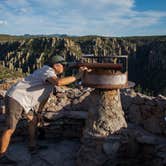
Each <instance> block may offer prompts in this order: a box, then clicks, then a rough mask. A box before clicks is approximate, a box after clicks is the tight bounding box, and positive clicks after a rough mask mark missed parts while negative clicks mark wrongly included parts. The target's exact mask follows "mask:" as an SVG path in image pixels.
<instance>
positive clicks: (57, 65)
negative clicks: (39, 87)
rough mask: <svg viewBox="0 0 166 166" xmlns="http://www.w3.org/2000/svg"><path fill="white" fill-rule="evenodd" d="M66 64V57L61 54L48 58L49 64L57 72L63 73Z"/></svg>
mask: <svg viewBox="0 0 166 166" xmlns="http://www.w3.org/2000/svg"><path fill="white" fill-rule="evenodd" d="M65 64H66V62H65V59H64V58H63V57H62V56H60V55H55V56H52V57H51V58H49V60H48V65H49V66H50V67H52V68H53V69H54V70H55V72H56V73H57V74H61V73H63V70H64V67H63V65H65Z"/></svg>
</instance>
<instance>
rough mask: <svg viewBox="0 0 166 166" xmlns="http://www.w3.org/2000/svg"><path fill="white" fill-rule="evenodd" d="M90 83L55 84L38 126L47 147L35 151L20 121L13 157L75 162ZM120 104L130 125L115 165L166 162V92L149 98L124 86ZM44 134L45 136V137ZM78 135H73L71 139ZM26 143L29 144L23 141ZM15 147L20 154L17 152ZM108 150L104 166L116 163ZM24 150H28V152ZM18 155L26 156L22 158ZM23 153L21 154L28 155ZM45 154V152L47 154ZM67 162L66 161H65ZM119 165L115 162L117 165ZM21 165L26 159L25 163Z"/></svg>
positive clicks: (46, 162) (0, 121)
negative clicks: (28, 147)
mask: <svg viewBox="0 0 166 166" xmlns="http://www.w3.org/2000/svg"><path fill="white" fill-rule="evenodd" d="M92 90H93V89H90V88H79V89H72V88H66V87H62V88H55V90H54V93H53V94H52V95H51V97H50V99H49V101H48V103H47V104H46V106H45V109H44V112H43V118H44V124H43V125H42V126H39V127H38V139H40V142H41V143H43V142H44V143H45V144H47V145H48V147H49V148H48V150H46V151H40V152H39V154H38V155H37V156H31V155H30V154H29V153H28V152H27V150H26V148H25V145H26V142H27V132H26V131H27V130H26V128H27V123H26V121H25V120H21V121H20V123H19V125H18V128H17V131H16V132H15V135H14V136H13V139H12V142H13V144H12V145H11V146H10V148H9V150H8V154H9V156H10V157H11V158H14V159H15V160H16V161H18V163H20V161H21V160H23V161H27V162H25V164H26V165H29V166H31V165H34V164H35V165H41V164H42V165H44V166H47V165H54V166H55V165H57V166H61V165H66V166H70V165H71V166H75V165H76V164H75V160H76V156H77V152H78V151H79V147H80V145H81V141H80V138H81V137H82V131H83V129H84V126H85V121H86V119H87V111H88V110H87V104H88V101H89V99H88V98H89V95H90V92H91V91H92ZM0 94H1V95H0V104H1V115H0V130H1V131H2V130H3V126H4V113H5V108H4V102H3V99H4V97H3V96H4V94H5V91H1V93H0ZM121 100H122V107H123V110H124V113H125V118H126V120H127V123H128V127H127V128H126V129H124V130H123V131H122V137H123V139H122V147H121V148H120V151H119V155H118V156H116V157H117V163H116V164H117V165H118V164H119V165H120V166H122V165H123V166H129V165H134V166H137V165H140V164H142V165H143V166H149V165H152V166H164V165H166V97H164V96H161V95H159V96H157V97H151V96H146V95H143V94H140V93H136V92H134V91H133V90H125V91H121ZM41 139H42V141H41ZM73 139H74V140H73ZM23 141H24V142H25V144H23V143H20V142H23ZM16 148H17V153H13V151H15V149H16ZM103 148H104V149H103V150H104V152H105V153H106V154H107V155H108V160H107V161H106V162H105V165H112V164H113V163H112V161H111V159H110V160H109V156H110V155H111V152H112V150H113V147H112V145H111V144H109V143H108V144H107V146H104V147H103ZM25 153H26V154H25ZM15 154H17V155H18V156H19V155H20V154H24V155H25V156H26V157H25V158H24V157H22V158H18V156H16V155H15ZM24 155H22V156H24ZM43 156H44V157H43ZM62 160H63V161H65V162H62ZM116 164H115V165H116ZM21 165H22V164H21Z"/></svg>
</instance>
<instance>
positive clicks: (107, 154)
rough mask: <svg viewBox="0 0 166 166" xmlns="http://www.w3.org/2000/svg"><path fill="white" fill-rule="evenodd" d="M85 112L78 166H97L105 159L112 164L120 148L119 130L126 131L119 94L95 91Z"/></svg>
mask: <svg viewBox="0 0 166 166" xmlns="http://www.w3.org/2000/svg"><path fill="white" fill-rule="evenodd" d="M88 108H89V112H88V119H87V122H86V127H85V130H84V133H83V139H82V147H81V149H80V151H79V154H78V165H81V166H85V165H86V166H92V165H93V166H98V165H103V164H104V163H105V162H106V161H107V160H108V159H109V160H110V159H112V160H113V163H114V162H115V158H116V155H117V152H118V150H119V148H120V146H121V136H120V132H121V129H123V128H126V127H127V123H126V121H125V118H124V113H123V111H122V106H121V100H120V93H119V90H101V89H95V90H94V91H93V92H92V93H91V96H90V99H89V107H88Z"/></svg>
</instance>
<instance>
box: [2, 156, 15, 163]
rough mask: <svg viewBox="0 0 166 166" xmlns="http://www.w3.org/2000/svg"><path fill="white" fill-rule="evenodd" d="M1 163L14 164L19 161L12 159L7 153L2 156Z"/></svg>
mask: <svg viewBox="0 0 166 166" xmlns="http://www.w3.org/2000/svg"><path fill="white" fill-rule="evenodd" d="M0 164H12V165H16V164H17V162H16V161H13V160H11V159H10V158H9V157H7V156H6V155H4V156H2V157H1V158H0Z"/></svg>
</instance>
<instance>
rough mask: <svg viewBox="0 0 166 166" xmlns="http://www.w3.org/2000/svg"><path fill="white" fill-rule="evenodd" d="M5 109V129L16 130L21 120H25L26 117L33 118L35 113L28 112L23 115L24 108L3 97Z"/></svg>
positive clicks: (14, 101)
mask: <svg viewBox="0 0 166 166" xmlns="http://www.w3.org/2000/svg"><path fill="white" fill-rule="evenodd" d="M5 107H6V127H7V129H16V126H17V123H18V121H19V120H20V119H21V118H27V115H31V116H34V114H35V112H34V111H33V110H30V111H29V112H28V114H26V113H25V111H24V108H23V107H22V106H21V105H20V104H19V103H18V102H17V101H16V100H15V99H13V98H12V97H9V96H5Z"/></svg>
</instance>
